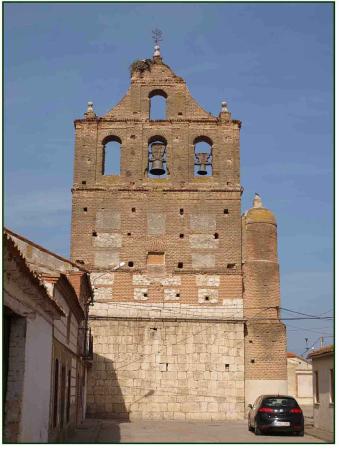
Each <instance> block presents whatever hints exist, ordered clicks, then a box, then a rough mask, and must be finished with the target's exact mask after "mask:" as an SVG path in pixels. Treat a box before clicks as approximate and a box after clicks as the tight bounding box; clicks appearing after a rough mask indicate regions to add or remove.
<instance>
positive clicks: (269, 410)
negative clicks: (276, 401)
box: [258, 407, 273, 413]
mask: <svg viewBox="0 0 339 450" xmlns="http://www.w3.org/2000/svg"><path fill="white" fill-rule="evenodd" d="M258 412H263V413H269V412H273V409H272V408H265V407H263V408H259V409H258Z"/></svg>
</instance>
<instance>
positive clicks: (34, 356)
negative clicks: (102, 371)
mask: <svg viewBox="0 0 339 450" xmlns="http://www.w3.org/2000/svg"><path fill="white" fill-rule="evenodd" d="M5 243H6V246H7V247H6V248H8V249H10V252H11V254H9V253H8V252H7V254H6V255H7V256H8V257H7V259H6V261H5V273H6V277H5V282H6V283H5V305H6V310H5V315H6V317H8V318H7V319H6V330H7V335H6V336H7V339H6V340H5V341H6V345H7V347H6V348H7V349H8V351H7V359H6V356H5V360H6V361H7V360H8V370H7V372H6V373H8V379H7V381H6V387H7V392H6V408H5V409H6V411H5V412H6V418H5V439H6V441H9V442H63V441H65V440H66V439H67V435H68V433H69V432H70V431H71V430H72V429H74V427H75V426H76V425H77V424H79V423H80V422H81V421H82V420H83V419H84V417H85V413H86V389H85V386H86V381H87V367H88V365H89V364H90V363H91V358H92V354H91V348H90V343H91V336H90V330H89V328H88V325H87V314H88V305H89V302H90V301H91V299H92V289H91V285H90V281H89V276H88V274H87V272H86V270H84V269H82V268H81V267H78V266H77V265H76V264H73V263H72V262H71V261H68V260H66V259H64V258H62V257H60V256H58V255H55V254H53V253H51V252H49V251H48V250H46V249H44V248H42V247H40V246H39V245H37V244H35V243H33V242H31V241H29V240H27V239H26V238H24V237H22V236H20V235H18V234H16V233H13V232H11V231H10V230H5ZM8 251H9V250H8ZM12 253H13V254H14V255H15V258H13V256H12ZM14 261H17V263H16V264H15V263H14ZM19 269H21V271H20V270H19ZM22 270H25V274H26V277H23V276H22V273H21V272H22ZM26 279H30V280H31V282H32V283H35V284H37V286H38V287H37V289H40V291H39V294H40V297H41V298H40V297H39V298H38V294H37V293H36V292H33V291H32V293H31V289H30V288H27V287H26V285H23V284H24V283H26V284H27V283H28V281H27V280H26ZM22 285H23V286H22ZM18 349H20V351H19V350H18ZM13 377H16V378H18V381H16V383H15V386H14V385H13ZM19 385H20V386H19ZM13 389H14V390H15V392H12V391H13ZM32 411H34V414H32Z"/></svg>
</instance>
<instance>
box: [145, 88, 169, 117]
mask: <svg viewBox="0 0 339 450" xmlns="http://www.w3.org/2000/svg"><path fill="white" fill-rule="evenodd" d="M148 97H149V119H150V120H166V106H167V105H166V99H167V94H166V92H164V91H162V90H160V89H156V90H154V91H152V92H150V93H149V96H148Z"/></svg>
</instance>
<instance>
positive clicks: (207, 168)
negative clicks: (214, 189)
mask: <svg viewBox="0 0 339 450" xmlns="http://www.w3.org/2000/svg"><path fill="white" fill-rule="evenodd" d="M193 145H194V176H195V177H205V176H212V175H213V166H212V148H213V142H212V140H211V139H210V138H208V137H207V136H199V137H197V138H195V139H194V141H193Z"/></svg>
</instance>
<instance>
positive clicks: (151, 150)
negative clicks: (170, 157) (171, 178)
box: [147, 136, 168, 178]
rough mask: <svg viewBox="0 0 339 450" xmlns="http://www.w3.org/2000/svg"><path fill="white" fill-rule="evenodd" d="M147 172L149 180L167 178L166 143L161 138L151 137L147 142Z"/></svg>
mask: <svg viewBox="0 0 339 450" xmlns="http://www.w3.org/2000/svg"><path fill="white" fill-rule="evenodd" d="M147 172H148V177H149V178H166V177H167V174H168V168H167V141H166V139H165V138H164V137H162V136H153V137H151V138H150V139H149V141H148V168H147Z"/></svg>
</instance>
